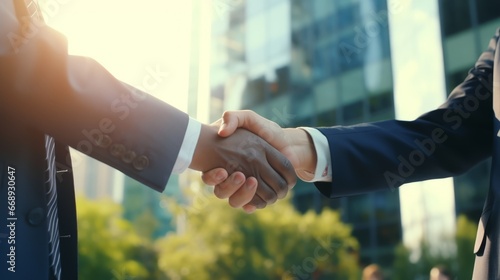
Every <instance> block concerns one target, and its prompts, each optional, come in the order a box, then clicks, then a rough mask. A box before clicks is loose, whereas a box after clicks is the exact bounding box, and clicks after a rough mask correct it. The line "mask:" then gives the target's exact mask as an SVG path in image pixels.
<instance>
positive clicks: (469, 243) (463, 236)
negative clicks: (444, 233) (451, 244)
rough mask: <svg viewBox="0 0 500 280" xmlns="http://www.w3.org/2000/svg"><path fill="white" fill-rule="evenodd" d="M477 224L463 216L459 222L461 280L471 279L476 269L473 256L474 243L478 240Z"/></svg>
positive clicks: (459, 267) (457, 234)
mask: <svg viewBox="0 0 500 280" xmlns="http://www.w3.org/2000/svg"><path fill="white" fill-rule="evenodd" d="M476 232H477V224H476V223H475V222H472V221H471V220H469V219H467V217H466V216H464V215H461V216H459V217H458V220H457V233H456V235H455V240H456V243H457V261H456V263H457V266H458V267H457V269H456V271H457V273H458V274H457V275H460V279H462V277H463V279H471V278H472V270H473V269H474V258H475V255H474V254H473V249H474V242H475V240H476Z"/></svg>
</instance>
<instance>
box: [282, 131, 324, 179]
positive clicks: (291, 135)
mask: <svg viewBox="0 0 500 280" xmlns="http://www.w3.org/2000/svg"><path fill="white" fill-rule="evenodd" d="M284 131H285V135H287V138H288V139H289V143H290V147H291V149H292V151H293V152H294V154H295V155H296V157H297V166H294V168H295V170H304V171H306V172H309V173H312V174H314V172H315V170H316V163H317V156H316V149H315V147H314V142H313V140H312V138H311V136H310V135H309V133H307V132H306V131H305V130H303V129H300V128H285V129H284Z"/></svg>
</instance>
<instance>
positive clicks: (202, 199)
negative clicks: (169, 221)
mask: <svg viewBox="0 0 500 280" xmlns="http://www.w3.org/2000/svg"><path fill="white" fill-rule="evenodd" d="M191 195H194V199H193V201H194V202H195V203H194V204H192V205H190V206H189V207H183V206H181V205H178V204H175V203H174V202H171V203H170V206H172V211H173V212H174V213H177V215H178V219H179V220H180V221H182V220H185V223H186V226H185V229H184V230H183V232H179V233H178V234H174V233H172V234H170V235H168V236H166V237H165V238H164V239H162V240H159V242H158V243H157V246H158V249H159V251H160V258H159V265H160V269H162V270H163V271H165V273H166V274H167V275H168V277H169V279H197V280H203V279H222V280H223V279H227V280H232V279H242V280H244V279H252V280H254V279H290V280H291V279H297V278H298V279H306V278H307V279H359V267H358V255H357V250H358V243H357V241H356V240H355V239H354V238H353V237H352V236H351V228H350V227H349V226H347V225H345V224H343V223H342V222H341V221H340V217H339V214H338V213H337V212H334V211H331V210H324V211H323V212H322V213H320V214H316V213H314V212H308V213H306V214H304V215H302V214H300V213H298V212H297V211H296V210H295V209H294V208H293V206H292V205H291V204H290V202H289V199H288V200H282V201H279V203H276V204H275V205H273V206H271V207H268V208H266V209H265V210H261V211H257V212H256V213H255V214H252V215H248V214H245V213H243V212H242V211H238V210H234V209H230V208H228V206H227V202H224V201H220V200H218V199H216V198H214V197H213V194H204V193H198V194H197V195H195V194H191ZM181 224H182V223H181Z"/></svg>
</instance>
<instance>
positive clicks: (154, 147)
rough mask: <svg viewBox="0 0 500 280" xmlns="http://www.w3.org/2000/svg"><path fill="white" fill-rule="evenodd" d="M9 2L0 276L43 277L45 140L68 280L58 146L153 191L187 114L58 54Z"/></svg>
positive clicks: (1, 25) (68, 235)
mask: <svg viewBox="0 0 500 280" xmlns="http://www.w3.org/2000/svg"><path fill="white" fill-rule="evenodd" d="M14 1H18V0H0V131H2V135H1V137H0V252H1V253H0V279H45V278H46V277H47V275H48V267H49V265H48V248H47V247H48V245H47V244H48V233H47V223H46V216H47V201H46V189H45V184H44V182H45V181H46V178H44V173H45V172H44V171H45V169H46V168H47V164H46V161H45V155H46V152H45V146H44V135H45V134H48V135H51V136H52V137H54V138H55V140H56V167H57V169H58V171H60V172H59V173H58V176H57V191H58V208H59V211H58V213H59V223H60V225H59V231H60V236H61V238H60V241H61V244H60V246H61V249H60V251H61V260H62V279H77V230H76V215H75V213H76V212H75V203H74V199H75V198H74V189H73V179H72V175H71V170H72V167H71V159H70V157H69V153H68V146H70V147H73V148H75V149H78V150H80V151H82V152H84V153H86V154H87V155H89V156H91V157H93V158H95V159H97V160H100V161H102V162H104V163H106V164H108V165H110V166H112V167H114V168H116V169H118V170H120V171H122V172H123V173H125V174H126V175H128V176H130V177H132V178H134V179H136V180H138V181H140V182H142V183H144V184H146V185H147V186H149V187H151V188H153V189H155V190H158V191H163V189H164V188H165V185H166V183H167V181H168V178H169V175H170V173H171V170H172V168H173V165H174V163H175V159H176V157H177V154H178V151H179V149H180V146H181V144H182V140H183V135H184V133H185V130H186V127H187V123H188V116H187V115H186V114H185V113H183V112H181V111H179V110H177V109H175V108H173V107H171V106H169V105H168V104H166V103H164V102H162V101H160V100H158V99H156V98H154V97H152V96H149V95H148V94H146V93H144V92H141V91H140V90H137V89H135V88H133V87H131V86H129V85H127V84H124V83H122V82H120V81H118V80H117V79H115V78H114V77H113V76H112V75H111V74H110V73H108V72H107V71H106V70H105V69H104V68H103V67H102V66H100V65H99V64H98V63H97V62H96V61H94V60H92V59H90V58H85V57H78V56H70V55H68V53H67V44H66V39H65V38H64V37H63V36H62V35H61V34H59V33H58V32H56V31H55V30H53V29H51V28H49V27H47V26H45V25H44V24H43V23H40V22H33V21H31V22H30V20H29V19H27V18H26V17H25V15H23V13H22V12H20V11H19V9H16V8H15V7H14V5H13V2H14ZM21 1H22V0H21ZM99 43H100V42H96V44H99ZM130 104H134V106H132V105H130ZM9 191H10V192H9ZM12 201H14V202H12ZM12 206H14V207H15V208H12ZM8 207H11V208H10V209H9V208H8ZM11 210H12V212H10V211H11ZM12 218H15V220H13V219H12ZM12 267H14V269H15V272H12V271H11V270H13V269H12ZM9 268H11V270H9Z"/></svg>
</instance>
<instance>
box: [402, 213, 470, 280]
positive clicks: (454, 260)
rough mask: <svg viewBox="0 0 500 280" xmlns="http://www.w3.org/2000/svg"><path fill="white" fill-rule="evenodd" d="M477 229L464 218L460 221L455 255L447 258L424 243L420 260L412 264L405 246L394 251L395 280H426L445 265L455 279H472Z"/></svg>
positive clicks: (455, 237) (455, 241)
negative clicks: (436, 267) (432, 270)
mask: <svg viewBox="0 0 500 280" xmlns="http://www.w3.org/2000/svg"><path fill="white" fill-rule="evenodd" d="M476 231H477V226H476V225H475V223H474V222H471V221H470V220H468V219H467V218H466V217H465V216H459V217H458V219H457V230H456V234H455V236H454V240H453V241H454V243H455V245H456V251H455V252H453V254H451V255H444V254H442V253H440V252H436V251H434V250H432V249H433V248H432V247H431V246H430V245H429V243H428V242H426V241H425V240H423V241H422V243H421V246H420V257H419V258H418V260H417V261H414V262H412V261H411V260H410V255H411V252H410V250H409V249H408V248H406V247H405V246H403V245H399V246H398V247H397V248H396V251H395V255H396V258H395V261H394V264H393V279H402V280H407V279H426V278H427V277H428V276H429V272H430V270H431V269H432V267H434V266H436V265H444V266H445V267H448V268H449V269H450V270H451V272H452V274H453V275H457V276H458V275H459V276H460V277H459V279H471V277H472V270H473V268H474V254H473V252H472V250H473V248H474V240H475V236H476Z"/></svg>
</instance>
